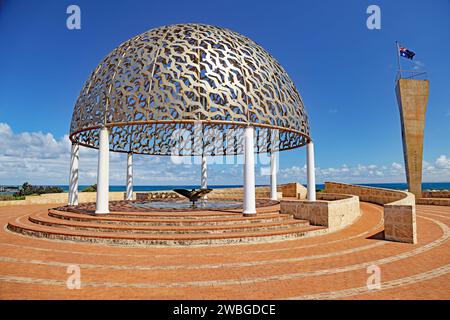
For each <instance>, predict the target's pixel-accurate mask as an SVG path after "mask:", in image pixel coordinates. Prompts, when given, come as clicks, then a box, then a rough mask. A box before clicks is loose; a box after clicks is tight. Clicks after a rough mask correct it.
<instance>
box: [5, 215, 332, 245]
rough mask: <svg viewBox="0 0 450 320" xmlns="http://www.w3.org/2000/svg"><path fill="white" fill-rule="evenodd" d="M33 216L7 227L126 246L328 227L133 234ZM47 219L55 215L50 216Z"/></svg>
mask: <svg viewBox="0 0 450 320" xmlns="http://www.w3.org/2000/svg"><path fill="white" fill-rule="evenodd" d="M29 218H30V217H27V216H24V217H21V218H19V219H14V220H12V221H10V222H9V223H8V226H7V228H8V229H9V230H10V231H13V232H18V233H21V234H24V235H27V236H33V237H40V238H47V239H58V240H66V241H76V242H89V243H101V244H116V245H125V246H140V245H144V246H146V245H208V244H230V243H253V242H266V241H279V240H283V239H293V238H299V237H307V236H313V235H318V234H323V233H325V232H326V228H323V227H316V226H310V225H297V224H295V223H293V224H292V225H290V226H288V227H283V228H272V229H267V230H252V231H243V230H242V231H235V232H218V233H214V232H213V233H161V232H159V233H133V232H118V231H117V230H114V231H99V230H80V229H76V228H66V227H64V226H61V225H58V224H56V225H43V224H37V223H34V222H32V221H30V220H29ZM32 219H33V218H32ZM47 219H52V218H50V217H48V218H47ZM42 220H45V219H42ZM55 220H58V219H55ZM122 227H123V226H122ZM222 227H223V226H222ZM244 230H245V229H244Z"/></svg>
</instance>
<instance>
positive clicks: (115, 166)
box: [0, 123, 450, 185]
mask: <svg viewBox="0 0 450 320" xmlns="http://www.w3.org/2000/svg"><path fill="white" fill-rule="evenodd" d="M125 157H126V155H125V154H122V153H113V152H112V153H110V183H111V185H122V184H124V181H125V175H126V158H125ZM281 157H282V154H281ZM69 160H70V141H69V138H68V136H67V135H65V136H63V137H60V138H55V137H54V136H53V135H52V134H51V133H43V132H22V133H15V132H13V130H12V129H11V127H10V126H9V125H8V124H6V123H0V184H21V183H23V182H25V181H28V182H30V183H32V184H67V183H68V182H67V181H68V171H69ZM211 160H213V159H212V158H211ZM317 160H319V159H317ZM208 161H209V160H208ZM319 164H320V160H319V161H316V165H317V168H316V170H317V179H316V180H317V182H318V183H321V182H324V181H333V180H334V181H341V182H350V183H370V182H403V181H405V173H404V167H403V165H402V164H400V163H398V162H393V163H392V164H390V165H389V164H384V165H375V164H358V165H356V166H348V165H346V164H343V165H341V166H334V167H328V168H322V167H320V166H319ZM134 173H135V174H134V178H135V184H136V185H165V184H173V185H182V184H186V185H190V184H199V181H200V164H198V163H196V164H193V165H191V164H175V163H173V162H172V161H170V158H169V157H167V156H160V157H157V156H145V155H136V156H135V157H134ZM256 173H257V177H256V182H257V183H258V184H267V183H268V182H269V177H268V176H267V175H264V174H262V170H257V171H256ZM423 173H424V181H431V182H439V181H443V182H444V181H450V158H449V157H447V156H446V155H441V156H439V157H438V158H437V159H436V160H435V161H433V162H431V163H430V162H427V161H424V163H423ZM79 174H80V179H79V183H80V185H88V184H92V183H95V181H96V178H97V151H96V150H94V149H88V148H83V147H81V148H80V165H79ZM242 179H243V178H242V165H241V164H226V165H225V164H214V165H209V166H208V183H209V184H210V185H214V184H241V183H242ZM290 181H299V182H305V181H306V166H305V165H304V166H291V167H288V168H283V167H281V168H280V170H279V182H280V183H284V182H290Z"/></svg>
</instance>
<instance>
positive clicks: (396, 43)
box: [395, 41, 402, 77]
mask: <svg viewBox="0 0 450 320" xmlns="http://www.w3.org/2000/svg"><path fill="white" fill-rule="evenodd" d="M395 46H396V47H397V65H398V72H399V74H400V77H401V76H402V73H401V70H402V66H401V64H400V47H399V45H398V42H397V41H395Z"/></svg>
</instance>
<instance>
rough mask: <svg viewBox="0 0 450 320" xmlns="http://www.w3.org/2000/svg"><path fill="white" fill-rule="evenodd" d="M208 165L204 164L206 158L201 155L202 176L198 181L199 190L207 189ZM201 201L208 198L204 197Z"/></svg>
mask: <svg viewBox="0 0 450 320" xmlns="http://www.w3.org/2000/svg"><path fill="white" fill-rule="evenodd" d="M207 169H208V164H207V162H206V157H205V156H204V155H202V176H201V181H200V188H201V189H207V188H208V171H207ZM202 199H203V200H207V199H208V196H207V195H205V196H203V197H202Z"/></svg>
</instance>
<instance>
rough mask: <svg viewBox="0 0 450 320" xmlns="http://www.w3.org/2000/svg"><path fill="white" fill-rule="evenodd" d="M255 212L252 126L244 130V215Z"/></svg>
mask: <svg viewBox="0 0 450 320" xmlns="http://www.w3.org/2000/svg"><path fill="white" fill-rule="evenodd" d="M247 214H256V201H255V151H254V147H253V127H252V126H248V127H245V131H244V215H247Z"/></svg>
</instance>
